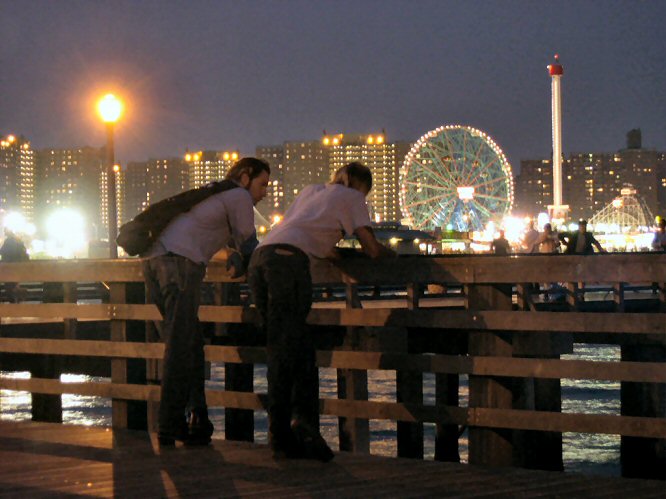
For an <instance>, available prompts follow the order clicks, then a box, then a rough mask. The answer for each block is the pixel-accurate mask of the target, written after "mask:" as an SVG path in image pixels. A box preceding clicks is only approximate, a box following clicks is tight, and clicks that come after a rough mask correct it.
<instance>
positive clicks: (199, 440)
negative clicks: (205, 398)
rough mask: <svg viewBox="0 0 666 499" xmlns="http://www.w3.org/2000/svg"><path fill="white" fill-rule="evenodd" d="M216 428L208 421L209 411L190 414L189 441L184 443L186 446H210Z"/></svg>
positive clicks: (196, 411)
mask: <svg viewBox="0 0 666 499" xmlns="http://www.w3.org/2000/svg"><path fill="white" fill-rule="evenodd" d="M214 430H215V427H214V426H213V423H211V421H210V419H208V411H206V410H197V409H195V410H193V411H191V412H190V415H189V418H188V421H187V433H188V439H187V440H186V441H184V443H185V445H208V444H209V443H210V441H211V438H210V437H211V436H212V435H213V431H214Z"/></svg>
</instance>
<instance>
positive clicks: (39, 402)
mask: <svg viewBox="0 0 666 499" xmlns="http://www.w3.org/2000/svg"><path fill="white" fill-rule="evenodd" d="M43 290H44V294H43V298H42V300H43V302H44V303H62V301H63V298H64V296H63V295H64V292H63V283H60V282H45V283H44V287H43ZM31 364H32V365H31V368H30V376H31V377H32V378H45V379H60V373H61V370H60V366H61V364H62V362H61V359H60V358H58V357H55V356H49V355H37V356H35V357H34V359H33V360H32V361H31ZM30 397H31V399H32V420H33V421H46V422H49V423H62V395H47V394H45V393H31V394H30Z"/></svg>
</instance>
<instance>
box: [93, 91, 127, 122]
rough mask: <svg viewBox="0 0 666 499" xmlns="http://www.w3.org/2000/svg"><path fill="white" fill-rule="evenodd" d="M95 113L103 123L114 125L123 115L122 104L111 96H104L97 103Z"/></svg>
mask: <svg viewBox="0 0 666 499" xmlns="http://www.w3.org/2000/svg"><path fill="white" fill-rule="evenodd" d="M97 111H98V112H99V115H100V116H101V118H102V121H104V122H105V123H115V122H116V121H118V119H119V118H120V115H121V114H122V113H123V103H122V102H120V100H118V99H117V98H116V96H115V95H113V94H106V95H105V96H104V97H102V98H101V99H100V101H99V102H98V103H97Z"/></svg>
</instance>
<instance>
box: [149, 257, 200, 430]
mask: <svg viewBox="0 0 666 499" xmlns="http://www.w3.org/2000/svg"><path fill="white" fill-rule="evenodd" d="M143 274H144V278H145V281H146V287H147V290H148V296H149V300H150V301H151V302H152V303H155V305H157V308H158V309H159V311H160V313H161V314H162V324H161V328H158V329H159V330H160V335H161V337H162V340H163V341H164V344H165V350H164V364H163V369H162V386H161V401H160V410H159V431H160V433H165V434H173V433H177V432H178V431H179V430H180V429H181V428H182V427H183V425H184V424H185V411H186V409H188V408H189V409H197V410H207V407H206V397H205V392H204V383H205V381H204V378H205V363H204V339H203V334H202V332H201V329H200V328H199V320H198V312H199V303H200V300H201V283H202V282H203V278H204V276H205V274H206V266H205V265H203V264H198V263H194V262H193V261H191V260H189V259H187V258H185V257H182V256H179V255H172V254H170V255H164V256H157V257H153V258H149V259H146V260H144V261H143Z"/></svg>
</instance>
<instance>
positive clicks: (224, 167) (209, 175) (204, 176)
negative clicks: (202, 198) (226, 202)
mask: <svg viewBox="0 0 666 499" xmlns="http://www.w3.org/2000/svg"><path fill="white" fill-rule="evenodd" d="M239 159H240V155H239V154H238V151H198V152H187V153H186V154H185V162H186V163H187V165H188V174H189V178H190V188H191V189H194V188H196V187H201V186H202V185H206V184H207V183H209V182H214V181H217V180H222V179H223V178H224V176H225V175H226V174H227V171H229V168H231V167H232V166H233V164H234V163H235V162H236V161H238V160H239Z"/></svg>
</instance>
